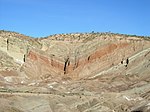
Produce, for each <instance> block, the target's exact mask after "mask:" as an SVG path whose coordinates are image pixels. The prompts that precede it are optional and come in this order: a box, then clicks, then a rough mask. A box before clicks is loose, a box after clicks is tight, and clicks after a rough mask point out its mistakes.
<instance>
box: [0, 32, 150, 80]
mask: <svg viewBox="0 0 150 112" xmlns="http://www.w3.org/2000/svg"><path fill="white" fill-rule="evenodd" d="M0 40H1V41H0V50H1V51H2V52H5V53H6V54H7V55H8V56H10V57H11V58H12V59H13V60H14V63H15V64H18V65H17V66H19V65H20V66H19V68H21V70H23V71H24V72H25V74H27V76H29V77H32V78H40V77H43V76H45V75H47V74H50V75H54V76H55V75H60V76H66V77H70V78H72V79H80V78H84V77H88V76H92V75H95V74H97V73H98V72H101V71H103V70H106V69H108V68H110V67H112V66H115V65H117V64H119V63H121V61H124V60H126V59H127V58H129V57H131V56H132V55H134V54H136V53H138V52H140V51H142V50H144V49H147V48H149V47H150V41H148V40H146V39H144V38H140V37H136V36H132V37H131V36H127V35H119V34H112V33H89V34H62V35H53V36H50V37H47V38H41V39H33V38H30V37H27V36H25V35H22V34H18V33H14V32H5V31H1V33H0Z"/></svg>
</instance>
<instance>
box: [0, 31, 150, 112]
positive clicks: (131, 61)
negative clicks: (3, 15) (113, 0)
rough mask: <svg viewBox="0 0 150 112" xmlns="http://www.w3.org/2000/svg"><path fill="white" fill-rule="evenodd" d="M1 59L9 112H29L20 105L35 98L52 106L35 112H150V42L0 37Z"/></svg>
mask: <svg viewBox="0 0 150 112" xmlns="http://www.w3.org/2000/svg"><path fill="white" fill-rule="evenodd" d="M0 53H1V54H0V86H1V92H2V93H1V94H2V96H1V99H0V102H3V101H4V102H6V105H3V107H7V106H8V107H9V108H8V109H10V110H7V111H12V110H14V111H19V112H21V111H25V112H26V111H29V110H30V109H29V110H28V108H31V106H28V107H24V108H22V109H21V108H20V107H22V106H24V105H23V104H21V105H18V106H17V103H18V102H22V103H23V102H24V103H25V101H29V100H31V99H30V98H33V99H34V100H38V99H37V98H40V99H42V98H44V100H42V101H37V102H38V103H37V105H41V104H42V103H43V102H45V103H46V105H47V106H46V105H43V107H40V108H39V107H35V110H34V109H32V110H30V111H31V112H32V111H33V112H34V111H35V112H37V111H39V112H40V111H41V109H42V108H45V112H46V110H47V111H48V112H59V111H61V112H62V110H64V111H65V112H67V111H68V112H73V111H74V112H89V111H91V112H94V111H106V112H109V111H110V112H114V111H117V112H118V111H119V112H125V111H136V110H138V109H139V110H142V111H145V112H148V111H149V110H148V109H149V98H150V95H149V91H148V90H149V89H150V86H149V82H150V76H149V74H150V69H149V68H150V66H149V65H150V39H149V37H141V36H135V35H123V34H114V33H110V32H108V33H94V32H92V33H75V34H56V35H52V36H48V37H45V38H31V37H28V36H25V35H22V34H19V33H16V32H9V31H0ZM134 88H137V89H136V90H135V89H134ZM4 93H13V94H11V95H10V96H9V97H8V98H3V97H5V96H7V95H8V94H4ZM106 93H107V94H106ZM23 94H25V96H26V95H27V97H26V98H25V97H24V95H23ZM34 94H41V95H42V94H43V95H44V96H39V97H38V96H36V95H35V96H34ZM18 95H23V96H18ZM55 95H58V96H55ZM61 96H62V98H60V97H61ZM52 97H54V99H55V100H54V101H53V100H52V101H51V102H49V100H48V99H53V98H52ZM87 97H88V99H87ZM47 98H48V99H47ZM59 98H60V100H61V101H59V100H58V99H59ZM114 98H117V99H114ZM6 99H7V100H8V101H5V100H6ZM12 99H18V101H16V102H14V101H12ZM21 99H24V100H25V101H22V100H21ZM46 99H47V100H46ZM76 99H78V101H77V100H76ZM71 100H73V101H72V103H70V104H69V103H68V102H70V101H71ZM8 102H13V104H15V105H12V104H8ZM101 102H103V103H101ZM34 103H35V102H33V103H32V100H31V104H34ZM117 104H120V105H118V106H117ZM35 105H36V104H35ZM136 105H138V106H136ZM139 105H140V106H139ZM3 109H4V108H2V110H3ZM4 110H5V109H4Z"/></svg>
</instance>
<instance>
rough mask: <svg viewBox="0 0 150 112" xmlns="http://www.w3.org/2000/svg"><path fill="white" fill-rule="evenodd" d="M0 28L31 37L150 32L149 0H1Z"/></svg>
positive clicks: (142, 33) (144, 34) (139, 33)
mask: <svg viewBox="0 0 150 112" xmlns="http://www.w3.org/2000/svg"><path fill="white" fill-rule="evenodd" d="M0 30H8V31H15V32H19V33H22V34H25V35H28V36H32V37H45V36H48V35H52V34H61V33H76V32H83V33H84V32H92V31H94V32H113V33H122V34H135V35H142V36H150V0H0Z"/></svg>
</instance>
